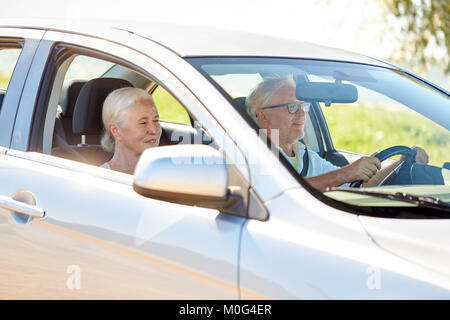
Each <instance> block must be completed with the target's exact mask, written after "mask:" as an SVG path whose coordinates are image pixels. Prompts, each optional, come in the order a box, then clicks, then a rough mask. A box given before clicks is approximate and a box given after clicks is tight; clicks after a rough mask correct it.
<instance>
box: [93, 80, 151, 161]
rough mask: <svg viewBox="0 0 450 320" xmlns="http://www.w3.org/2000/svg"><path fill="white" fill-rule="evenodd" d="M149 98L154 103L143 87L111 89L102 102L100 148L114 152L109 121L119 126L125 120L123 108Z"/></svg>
mask: <svg viewBox="0 0 450 320" xmlns="http://www.w3.org/2000/svg"><path fill="white" fill-rule="evenodd" d="M142 99H144V100H150V101H151V102H153V103H154V101H153V97H152V96H151V95H150V94H149V93H148V92H147V91H145V90H144V89H140V88H133V87H126V88H120V89H117V90H114V91H112V92H111V93H110V94H109V95H108V96H107V97H106V99H105V102H103V110H102V120H103V135H102V140H101V144H102V148H103V149H104V150H105V151H107V152H110V153H113V152H114V148H115V143H114V136H113V135H112V133H111V131H110V130H109V123H114V124H115V125H116V126H118V127H119V128H120V127H122V125H123V123H124V122H125V121H126V119H124V114H123V110H125V109H126V108H128V107H130V106H132V105H133V104H134V103H135V102H136V101H138V100H142Z"/></svg>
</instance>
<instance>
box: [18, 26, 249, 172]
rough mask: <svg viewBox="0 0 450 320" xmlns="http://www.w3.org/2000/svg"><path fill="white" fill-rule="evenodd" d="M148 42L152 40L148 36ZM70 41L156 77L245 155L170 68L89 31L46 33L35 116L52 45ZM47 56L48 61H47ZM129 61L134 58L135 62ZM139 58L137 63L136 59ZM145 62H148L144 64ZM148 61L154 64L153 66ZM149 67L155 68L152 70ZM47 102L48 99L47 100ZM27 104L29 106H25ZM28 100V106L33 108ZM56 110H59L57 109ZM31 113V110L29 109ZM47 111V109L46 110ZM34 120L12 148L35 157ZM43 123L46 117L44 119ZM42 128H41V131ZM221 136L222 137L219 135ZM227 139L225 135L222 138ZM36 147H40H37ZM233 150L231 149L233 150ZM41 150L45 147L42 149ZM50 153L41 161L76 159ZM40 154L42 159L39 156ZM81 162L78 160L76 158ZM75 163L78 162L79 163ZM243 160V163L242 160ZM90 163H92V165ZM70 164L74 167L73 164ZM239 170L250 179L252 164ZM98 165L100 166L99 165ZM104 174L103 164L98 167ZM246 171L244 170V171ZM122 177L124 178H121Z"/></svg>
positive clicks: (235, 151) (227, 149)
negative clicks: (27, 134)
mask: <svg viewBox="0 0 450 320" xmlns="http://www.w3.org/2000/svg"><path fill="white" fill-rule="evenodd" d="M145 41H146V42H147V41H148V40H145ZM62 43H64V44H67V45H72V46H75V47H79V48H80V49H82V51H83V50H86V51H89V50H92V51H93V52H97V53H101V54H100V56H101V58H102V59H103V58H104V57H105V56H110V57H113V59H112V60H113V62H118V61H120V60H123V61H124V64H125V66H129V65H133V66H134V68H133V69H134V70H135V71H140V72H142V73H143V74H144V75H146V76H147V77H150V78H151V79H154V80H155V81H156V82H157V83H159V84H160V85H162V86H163V87H164V88H165V90H167V91H168V92H169V93H170V94H171V95H172V96H173V97H174V98H175V99H177V100H178V101H179V102H180V103H181V104H182V105H183V106H184V107H185V108H186V110H187V111H188V113H189V114H190V115H191V116H193V117H194V119H195V120H197V121H199V122H198V123H200V126H201V127H202V126H204V123H207V126H206V125H205V126H204V127H205V128H208V127H209V128H211V129H210V130H211V131H212V132H214V135H217V134H221V136H223V137H226V139H225V140H227V141H226V142H225V143H224V144H223V145H219V148H220V149H221V150H223V152H224V153H225V154H226V153H227V152H229V153H232V154H239V157H240V158H244V157H243V155H242V154H241V151H240V150H239V149H238V148H237V147H236V144H234V142H233V141H232V140H231V139H230V137H229V136H228V135H227V134H226V132H225V131H223V129H222V128H221V126H220V124H219V123H218V122H217V121H216V120H215V119H214V117H212V115H211V114H210V113H209V112H208V110H207V109H205V108H204V105H203V104H202V103H201V102H200V101H199V100H198V98H197V97H196V96H195V95H193V94H192V92H191V91H190V90H189V89H188V88H187V87H186V86H185V84H184V83H183V82H182V81H180V80H179V79H177V78H176V77H174V75H173V74H172V73H171V72H170V71H169V70H167V69H166V68H165V67H164V66H162V65H161V64H159V63H158V62H157V61H155V60H154V59H153V58H151V57H149V56H147V55H144V54H143V53H142V52H140V51H139V50H137V49H134V48H130V47H126V46H124V45H121V44H120V43H117V42H111V41H108V40H105V39H102V40H101V41H100V40H99V39H96V38H95V37H94V36H88V35H79V34H71V33H65V32H62V31H47V32H46V33H45V35H44V37H43V40H42V41H41V44H40V45H42V46H43V48H42V49H41V51H42V52H46V55H45V59H41V60H39V61H40V62H38V60H36V61H33V63H34V64H38V63H40V66H39V67H35V68H36V69H42V70H41V72H40V73H39V78H42V79H40V81H37V84H36V83H34V90H35V91H36V92H39V93H37V94H36V95H35V96H34V99H35V100H40V101H38V102H36V103H33V107H34V110H33V112H32V114H33V119H32V120H35V119H37V117H38V116H35V113H36V112H37V111H38V114H40V116H41V117H42V115H43V114H44V112H42V110H38V108H37V105H38V104H42V103H43V101H42V100H43V99H44V95H42V94H40V90H41V87H43V86H45V85H48V83H51V81H50V82H49V81H48V78H49V76H50V75H49V74H48V70H49V69H48V68H49V66H48V63H49V61H48V59H49V57H50V54H51V52H52V48H53V47H54V45H55V44H62ZM44 60H45V63H44V62H43V61H44ZM129 61H133V64H132V63H130V62H129ZM135 61H137V63H135ZM44 64H45V67H44ZM142 64H144V66H142ZM148 65H151V67H149V66H148ZM149 70H152V72H150V71H149ZM44 104H45V103H44ZM24 108H25V106H24ZM29 108H30V107H29V104H28V109H29ZM55 111H56V110H55ZM28 112H29V113H30V111H29V110H28ZM46 112H47V111H45V113H46ZM196 116H198V117H199V119H197V118H195V117H196ZM22 118H27V117H26V116H23V115H22ZM22 122H23V123H25V120H24V119H22ZM32 122H33V121H31V120H29V123H28V127H27V129H28V130H30V132H32V134H30V135H29V136H30V137H29V138H28V140H27V143H23V142H22V143H16V144H14V145H12V148H14V149H15V150H17V151H22V152H25V153H28V154H27V158H28V159H30V160H31V159H33V154H36V153H35V152H33V151H39V150H32V148H30V147H31V146H30V145H29V142H30V141H31V140H32V137H33V136H36V131H35V130H34V129H35V128H36V127H35V128H34V129H33V131H31V128H32V127H33V123H32ZM41 123H42V121H41ZM19 130H20V129H19V127H15V128H14V132H13V134H14V133H15V134H16V135H19V134H20V132H18V131H19ZM207 130H209V129H207ZM38 132H39V131H38ZM219 140H220V139H219ZM222 140H223V139H222ZM35 149H36V147H35ZM230 150H231V151H230ZM40 151H41V150H40ZM47 156H48V157H51V158H52V159H50V160H49V161H47V160H45V159H43V158H46V157H37V158H36V160H37V161H44V162H51V163H52V164H53V165H58V166H63V167H67V166H68V162H67V161H69V162H72V161H70V160H66V159H61V158H58V159H60V160H61V161H59V160H58V159H53V158H57V157H53V156H50V155H47ZM38 158H39V159H38ZM76 164H78V162H76ZM76 164H75V166H76ZM240 164H241V163H240ZM88 166H90V165H88ZM70 167H73V166H72V165H70ZM79 167H80V170H83V168H84V166H79ZM82 167H83V168H82ZM237 167H238V172H240V174H241V176H242V177H243V179H244V180H245V181H249V180H248V168H247V167H246V165H244V166H242V165H237ZM95 168H96V167H95ZM96 170H98V171H99V172H100V173H99V174H100V175H102V172H103V170H105V169H103V168H98V169H97V168H96ZM96 170H89V171H90V173H91V174H92V173H95V171H96ZM242 171H244V173H242ZM119 180H120V179H119Z"/></svg>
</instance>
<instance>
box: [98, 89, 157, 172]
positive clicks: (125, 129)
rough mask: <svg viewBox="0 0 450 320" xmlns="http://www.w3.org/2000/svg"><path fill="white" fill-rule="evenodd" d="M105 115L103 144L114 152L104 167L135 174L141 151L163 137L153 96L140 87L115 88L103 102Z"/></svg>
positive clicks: (155, 145) (103, 117) (106, 148)
mask: <svg viewBox="0 0 450 320" xmlns="http://www.w3.org/2000/svg"><path fill="white" fill-rule="evenodd" d="M102 119H103V129H104V133H103V136H102V140H101V144H102V147H103V149H104V150H105V151H107V152H111V153H114V155H113V157H112V158H111V160H109V161H108V162H106V163H104V164H102V165H101V167H103V168H107V169H112V170H116V171H120V172H124V173H128V174H133V173H134V169H135V167H136V164H137V162H138V160H139V157H140V156H141V154H142V152H144V150H145V149H148V148H153V147H157V146H158V145H159V139H160V137H161V126H160V124H159V115H158V110H156V107H155V103H154V101H153V98H152V96H151V95H150V94H148V93H147V92H146V91H145V90H143V89H139V88H131V87H127V88H120V89H117V90H114V91H113V92H111V93H110V94H109V95H108V96H107V97H106V99H105V102H104V103H103V111H102Z"/></svg>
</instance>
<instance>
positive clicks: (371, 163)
mask: <svg viewBox="0 0 450 320" xmlns="http://www.w3.org/2000/svg"><path fill="white" fill-rule="evenodd" d="M380 168H381V164H380V161H379V160H378V159H377V158H375V157H373V156H370V157H362V158H360V159H358V160H356V161H355V162H353V163H352V164H349V165H347V166H345V167H343V168H341V169H338V170H334V171H330V172H327V173H324V174H322V175H319V176H316V177H311V178H307V179H306V181H308V183H310V184H311V186H313V187H314V188H316V189H318V190H320V191H325V190H326V189H327V188H330V187H338V186H340V185H342V184H344V183H347V182H353V181H357V180H363V181H364V182H368V181H369V180H370V179H371V178H372V177H373V176H374V175H375V174H376V173H377V171H378V169H380Z"/></svg>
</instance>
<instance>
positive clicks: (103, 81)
mask: <svg viewBox="0 0 450 320" xmlns="http://www.w3.org/2000/svg"><path fill="white" fill-rule="evenodd" d="M124 87H133V85H132V84H131V83H130V82H128V81H127V80H124V79H116V78H97V79H92V80H89V81H88V82H87V83H86V84H85V85H84V86H83V87H82V88H81V91H80V94H79V95H78V98H77V102H76V104H75V108H74V112H73V119H72V131H73V133H75V134H82V135H100V134H101V133H102V129H103V122H102V108H103V102H104V101H105V99H106V97H107V96H108V94H110V93H111V92H112V91H114V90H116V89H119V88H124Z"/></svg>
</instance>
